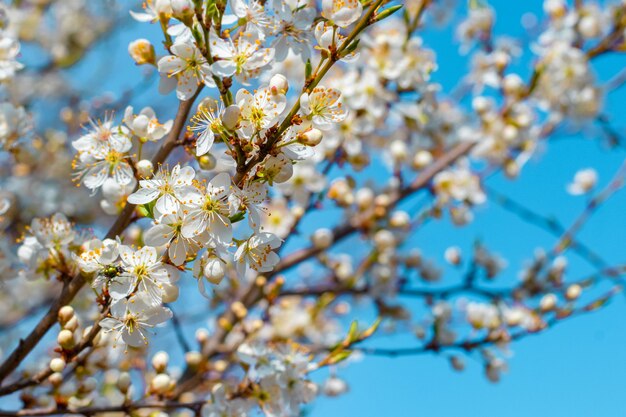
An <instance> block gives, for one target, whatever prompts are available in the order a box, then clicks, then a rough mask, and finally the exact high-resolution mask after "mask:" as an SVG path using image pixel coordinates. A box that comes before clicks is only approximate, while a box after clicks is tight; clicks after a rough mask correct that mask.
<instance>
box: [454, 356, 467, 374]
mask: <svg viewBox="0 0 626 417" xmlns="http://www.w3.org/2000/svg"><path fill="white" fill-rule="evenodd" d="M450 365H452V369H454V370H455V371H459V372H460V371H462V370H464V369H465V362H464V361H463V359H461V358H459V357H458V356H452V357H450Z"/></svg>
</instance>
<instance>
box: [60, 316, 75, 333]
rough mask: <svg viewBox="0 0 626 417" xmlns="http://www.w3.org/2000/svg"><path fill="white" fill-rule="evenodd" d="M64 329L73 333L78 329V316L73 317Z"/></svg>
mask: <svg viewBox="0 0 626 417" xmlns="http://www.w3.org/2000/svg"><path fill="white" fill-rule="evenodd" d="M63 328H64V329H67V330H70V331H72V332H73V331H74V330H76V329H77V328H78V318H77V317H76V316H73V317H72V318H71V319H69V320H68V322H67V323H65V324H64V325H63Z"/></svg>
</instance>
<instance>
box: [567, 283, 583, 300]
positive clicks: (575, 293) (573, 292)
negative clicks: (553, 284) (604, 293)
mask: <svg viewBox="0 0 626 417" xmlns="http://www.w3.org/2000/svg"><path fill="white" fill-rule="evenodd" d="M582 291H583V289H582V287H581V286H580V285H578V284H572V285H570V286H569V287H567V291H566V292H565V296H566V297H567V299H568V300H575V299H577V298H578V297H580V294H581V293H582Z"/></svg>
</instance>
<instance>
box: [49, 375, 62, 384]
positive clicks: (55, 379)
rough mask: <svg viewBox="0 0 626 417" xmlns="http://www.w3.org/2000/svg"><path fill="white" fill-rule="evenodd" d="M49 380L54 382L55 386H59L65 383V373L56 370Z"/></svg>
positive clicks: (51, 382)
mask: <svg viewBox="0 0 626 417" xmlns="http://www.w3.org/2000/svg"><path fill="white" fill-rule="evenodd" d="M48 382H50V384H52V386H53V387H58V386H59V385H61V384H62V383H63V374H61V373H60V372H55V373H53V374H52V375H50V376H49V377H48Z"/></svg>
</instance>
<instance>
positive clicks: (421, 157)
mask: <svg viewBox="0 0 626 417" xmlns="http://www.w3.org/2000/svg"><path fill="white" fill-rule="evenodd" d="M432 162H433V155H432V154H431V153H430V152H428V151H418V152H417V153H416V154H415V156H414V157H413V161H412V166H413V168H414V169H424V168H426V167H427V166H428V165H430V164H431V163H432Z"/></svg>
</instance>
